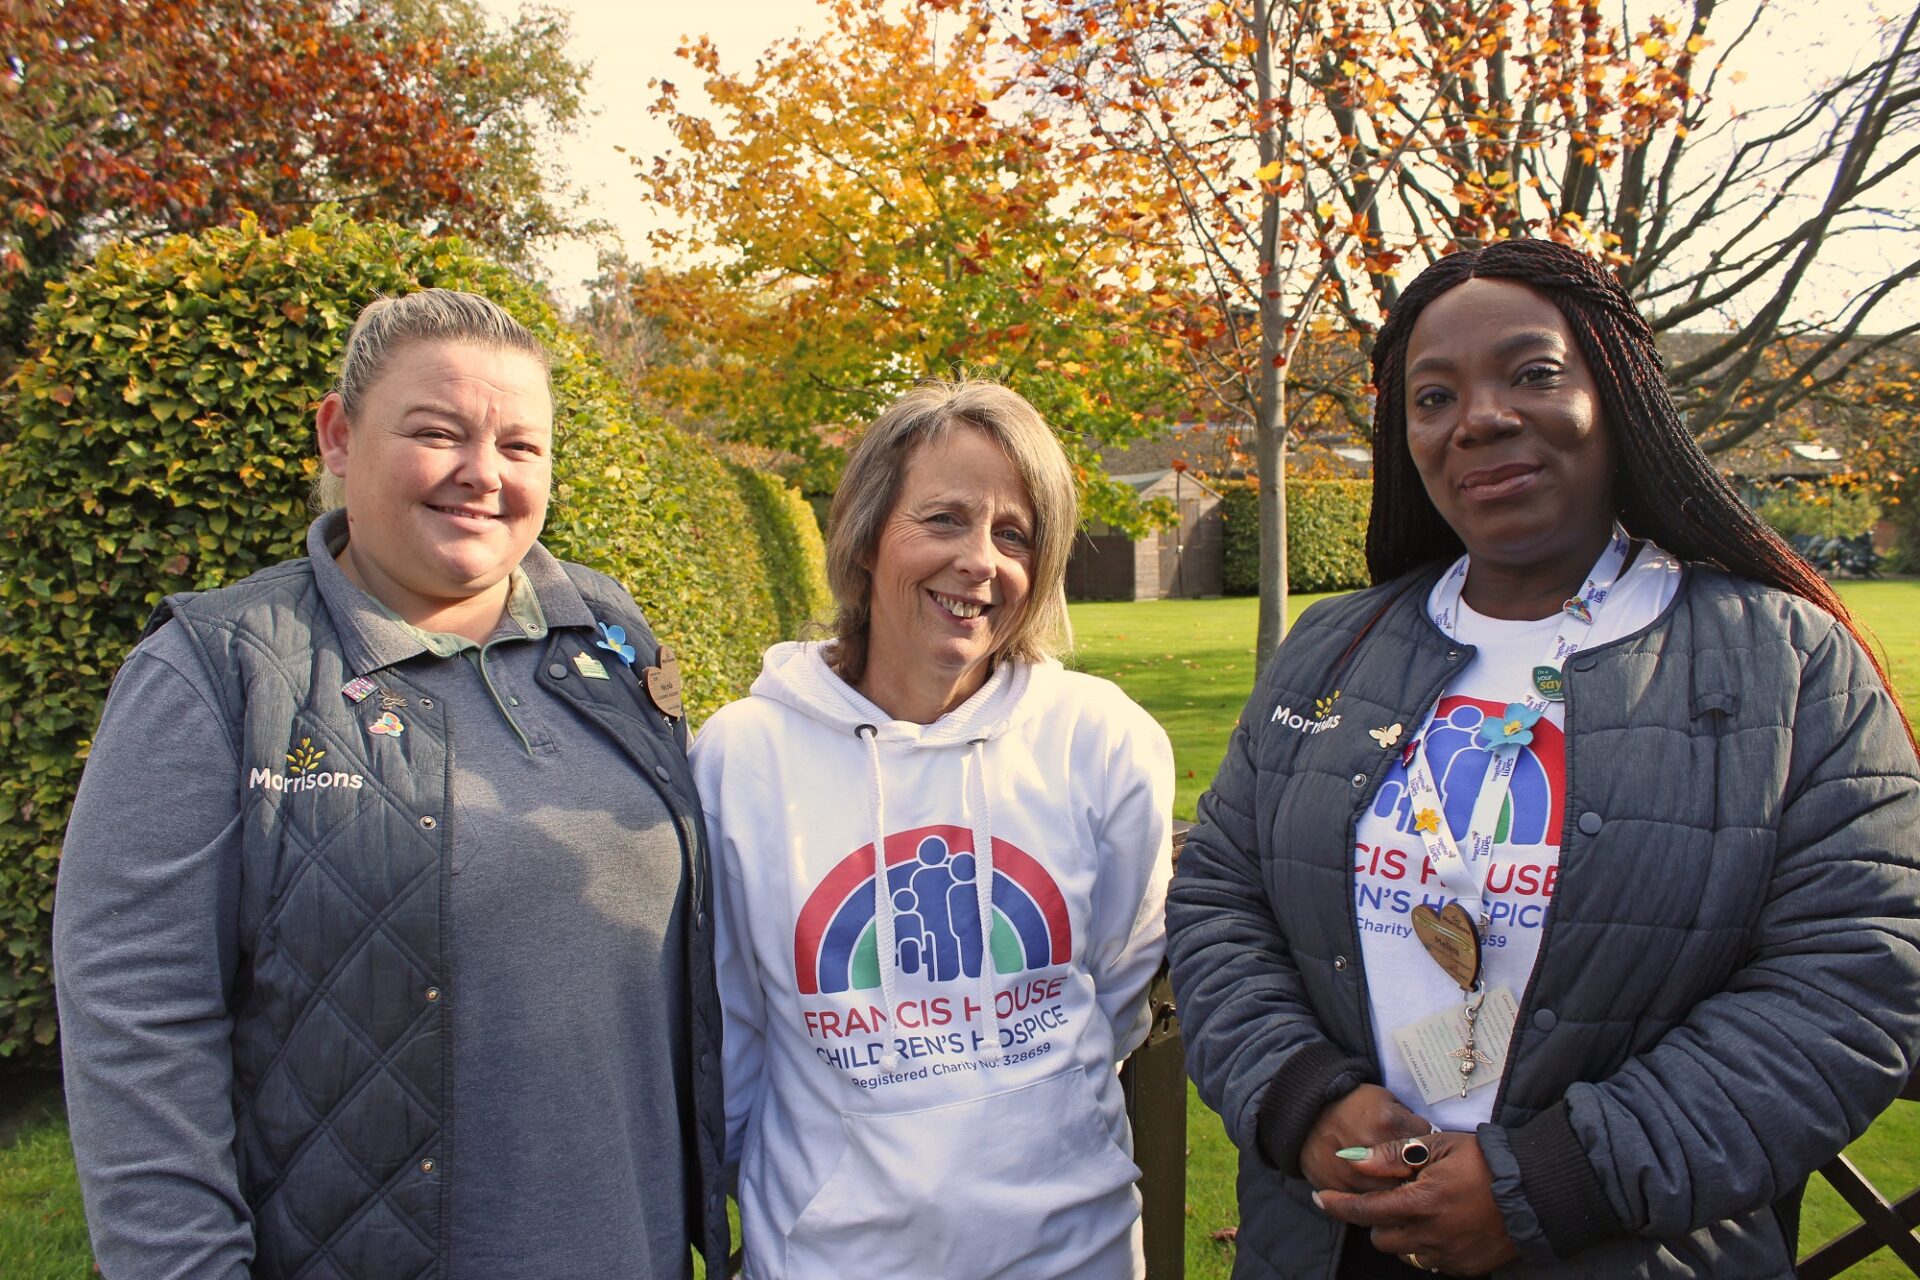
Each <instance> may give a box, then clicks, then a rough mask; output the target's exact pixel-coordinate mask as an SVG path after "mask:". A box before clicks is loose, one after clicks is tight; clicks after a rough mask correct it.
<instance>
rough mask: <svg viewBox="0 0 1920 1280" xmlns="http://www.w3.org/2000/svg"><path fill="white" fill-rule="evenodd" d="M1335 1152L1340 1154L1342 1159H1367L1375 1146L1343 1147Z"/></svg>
mask: <svg viewBox="0 0 1920 1280" xmlns="http://www.w3.org/2000/svg"><path fill="white" fill-rule="evenodd" d="M1333 1154H1335V1155H1337V1156H1339V1157H1340V1158H1341V1159H1342V1160H1365V1159H1366V1158H1367V1157H1368V1156H1370V1155H1372V1154H1373V1148H1372V1147H1342V1148H1340V1149H1339V1150H1338V1151H1336V1152H1334V1153H1333Z"/></svg>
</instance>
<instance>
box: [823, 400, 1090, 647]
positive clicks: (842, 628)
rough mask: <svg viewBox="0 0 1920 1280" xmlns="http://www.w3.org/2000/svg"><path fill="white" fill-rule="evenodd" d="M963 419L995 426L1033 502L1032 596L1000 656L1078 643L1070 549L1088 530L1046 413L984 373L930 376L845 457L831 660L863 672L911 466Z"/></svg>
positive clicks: (831, 581)
mask: <svg viewBox="0 0 1920 1280" xmlns="http://www.w3.org/2000/svg"><path fill="white" fill-rule="evenodd" d="M956 426H971V427H976V428H978V429H979V430H981V431H984V432H986V433H987V435H988V436H989V437H991V438H992V439H993V441H994V443H995V444H998V445H999V446H1000V449H1001V451H1002V452H1003V453H1005V454H1006V455H1007V461H1009V462H1011V463H1012V464H1013V469H1014V472H1015V473H1016V474H1017V475H1019V477H1020V481H1021V483H1022V484H1023V485H1025V486H1026V490H1027V500H1028V501H1029V502H1031V503H1032V504H1033V575H1032V582H1031V584H1030V587H1029V590H1028V593H1027V601H1026V604H1025V606H1024V607H1023V608H1022V609H1021V611H1020V614H1019V616H1018V617H1017V618H1015V620H1014V624H1013V628H1012V630H1011V631H1010V632H1008V634H1007V637H1006V639H1005V640H1004V641H1003V642H1002V643H1001V646H1000V648H999V650H998V651H997V652H995V653H994V655H993V657H994V660H995V661H998V660H999V659H1000V658H1002V657H1007V658H1012V659H1014V660H1016V661H1022V662H1038V661H1041V660H1043V659H1045V658H1049V657H1052V656H1054V655H1056V654H1058V653H1060V652H1061V651H1063V650H1065V649H1066V648H1067V647H1069V646H1070V645H1071V644H1072V643H1073V629H1072V626H1071V624H1070V623H1069V622H1068V620H1067V592H1066V581H1067V557H1068V555H1069V554H1070V553H1071V552H1072V550H1073V539H1074V536H1075V534H1076V533H1077V532H1078V531H1079V528H1080V505H1079V499H1078V497H1077V496H1076V494H1075V492H1074V487H1073V465H1072V464H1071V463H1070V462H1068V461H1067V455H1066V451H1065V450H1063V449H1061V447H1060V441H1059V440H1058V439H1056V438H1055V437H1054V434H1053V429H1052V428H1051V427H1049V426H1048V425H1047V422H1046V419H1044V418H1042V417H1041V416H1040V411H1039V410H1037V409H1035V408H1034V407H1033V406H1032V405H1031V404H1029V403H1028V402H1027V400H1026V398H1025V397H1024V396H1021V395H1020V394H1019V393H1017V392H1014V391H1011V390H1009V389H1008V388H1006V387H1003V386H1001V385H1000V384H999V383H997V382H988V381H985V380H984V379H978V378H961V379H955V380H948V379H944V378H935V379H929V380H928V381H925V382H922V383H920V384H919V385H918V386H916V387H914V388H913V390H911V391H909V392H907V393H906V394H905V395H903V396H901V397H900V398H899V399H897V400H895V401H894V402H893V403H892V404H890V405H888V406H887V407H886V409H885V410H883V411H882V412H881V414H880V416H879V417H878V418H875V419H874V421H873V425H872V426H870V427H868V428H867V430H866V432H865V433H864V434H863V435H862V436H861V437H860V440H859V443H857V444H855V445H854V447H853V452H852V453H851V454H850V455H849V456H848V458H847V465H846V468H845V470H843V471H842V472H841V475H840V487H839V488H838V489H836V490H835V491H834V495H833V507H832V509H831V510H830V511H829V513H828V516H827V584H828V585H829V586H830V587H832V589H833V597H834V600H835V602H836V603H837V604H838V605H839V612H838V615H837V616H836V617H835V619H834V621H833V626H832V632H833V637H834V649H833V663H834V667H835V669H836V670H837V671H838V672H839V674H840V676H841V678H842V679H845V680H847V681H849V682H852V681H857V680H859V679H861V678H862V677H863V675H864V674H865V671H866V664H867V640H868V634H869V631H870V628H871V624H872V604H873V573H872V570H871V569H870V567H869V566H871V565H872V563H873V556H874V553H875V551H876V550H877V549H878V547H879V545H880V535H881V533H882V531H883V530H884V529H885V528H886V524H887V520H888V518H889V517H890V516H892V515H893V508H894V504H895V503H896V502H898V501H899V498H900V489H901V486H902V484H903V483H904V482H905V479H906V474H907V465H908V463H909V462H911V461H912V460H913V456H914V454H916V453H918V452H919V451H920V450H921V449H922V448H924V447H925V446H927V445H930V444H934V443H937V442H938V441H940V440H943V439H945V438H946V436H947V435H948V433H950V432H951V431H952V430H953V429H954V428H955V427H956Z"/></svg>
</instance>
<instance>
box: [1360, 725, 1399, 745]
mask: <svg viewBox="0 0 1920 1280" xmlns="http://www.w3.org/2000/svg"><path fill="white" fill-rule="evenodd" d="M1402 727H1403V726H1401V725H1398V724H1389V725H1382V726H1381V727H1380V728H1378V729H1369V730H1367V736H1368V737H1369V738H1372V739H1373V740H1374V741H1375V742H1377V743H1379V744H1380V749H1381V750H1383V751H1384V750H1387V749H1388V748H1390V747H1392V746H1393V744H1394V743H1396V742H1398V741H1400V730H1401V728H1402Z"/></svg>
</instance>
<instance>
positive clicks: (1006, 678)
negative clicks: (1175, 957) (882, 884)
mask: <svg viewBox="0 0 1920 1280" xmlns="http://www.w3.org/2000/svg"><path fill="white" fill-rule="evenodd" d="M692 758H693V768H694V775H695V778H696V780H697V781H698V783H699V787H700V796H701V801H702V804H703V805H704V807H705V809H706V816H707V829H708V833H709V835H710V836H711V838H712V843H713V849H714V854H715V860H716V864H717V866H718V867H719V874H717V875H715V877H714V900H715V906H716V909H717V910H718V912H719V917H718V927H717V931H716V936H717V941H716V948H717V953H718V954H717V968H718V973H719V982H720V998H721V1003H722V1007H723V1009H724V1011H725V1015H726V1023H725V1044H726V1092H727V1126H728V1135H727V1136H728V1158H729V1160H730V1161H737V1162H738V1165H739V1171H740V1181H739V1199H740V1218H741V1228H742V1232H743V1235H744V1237H745V1245H746V1272H747V1275H748V1276H750V1277H752V1278H753V1280H786V1278H787V1277H794V1278H795V1280H812V1278H814V1277H819V1278H820V1280H850V1278H863V1277H879V1276H927V1277H939V1278H940V1280H972V1278H975V1277H978V1278H979V1280H987V1278H988V1277H1004V1278H1006V1280H1017V1278H1019V1277H1031V1278H1034V1280H1038V1278H1042V1277H1047V1278H1051V1277H1061V1276H1075V1277H1089V1278H1091V1280H1108V1278H1113V1280H1119V1278H1124V1277H1137V1276H1140V1275H1142V1274H1144V1267H1143V1265H1142V1262H1141V1257H1140V1247H1139V1213H1140V1209H1139V1197H1138V1194H1137V1193H1136V1192H1135V1190H1134V1187H1133V1183H1134V1180H1135V1179H1136V1178H1137V1177H1138V1176H1139V1170H1138V1169H1137V1168H1136V1167H1135V1166H1134V1164H1133V1159H1132V1150H1133V1141H1132V1135H1131V1134H1130V1132H1129V1131H1128V1128H1127V1121H1126V1114H1125V1105H1124V1102H1123V1099H1122V1097H1121V1093H1120V1085H1119V1081H1118V1079H1117V1077H1116V1074H1115V1072H1116V1069H1117V1065H1118V1064H1119V1063H1120V1062H1121V1061H1122V1060H1123V1059H1124V1058H1125V1057H1126V1055H1127V1054H1128V1053H1129V1052H1131V1051H1132V1050H1133V1048H1134V1047H1135V1046H1136V1045H1138V1044H1139V1043H1140V1041H1141V1039H1142V1038H1143V1037H1144V1036H1145V1034H1146V1029H1147V1010H1146V1000H1145V995H1146V988H1147V983H1148V982H1149V980H1150V979H1151V978H1152V976H1153V972H1154V970H1155V968H1157V967H1158V965H1159V963H1160V959H1161V954H1162V951H1163V949H1164V927H1163V922H1162V908H1163V906H1164V903H1165V898H1166V887H1167V879H1168V874H1169V871H1170V849H1169V833H1170V827H1171V817H1172V813H1171V810H1172V804H1173V753H1172V748H1171V747H1170V746H1169V744H1168V742H1167V736H1166V734H1165V733H1164V732H1163V731H1162V730H1161V728H1160V726H1159V725H1157V724H1155V723H1154V721H1153V719H1152V718H1151V717H1149V716H1148V715H1147V713H1146V712H1144V711H1142V710H1141V709H1140V708H1139V707H1138V706H1136V705H1135V704H1134V703H1133V702H1131V701H1129V700H1128V698H1127V697H1126V695H1125V694H1123V693H1121V692H1120V690H1119V689H1118V688H1117V687H1115V686H1114V685H1112V684H1110V683H1108V682H1107V681H1105V680H1100V679H1096V678H1095V677H1092V676H1087V675H1081V674H1077V673H1074V672H1069V671H1066V670H1065V669H1063V668H1062V667H1061V666H1060V665H1059V664H1058V663H1056V662H1047V663H1043V664H1039V665H1029V664H1024V663H1003V664H1002V665H1001V666H1000V667H999V669H998V670H996V671H995V672H994V674H993V676H992V677H991V678H990V679H989V680H988V681H987V683H986V684H985V685H983V686H982V687H981V689H980V691H979V692H978V693H976V694H975V695H974V696H973V697H972V698H970V699H968V700H967V701H966V702H965V703H964V704H963V705H961V706H960V707H958V708H956V709H955V710H953V711H952V712H950V713H949V714H947V715H945V716H942V717H941V718H940V719H939V720H937V721H935V722H934V723H932V724H930V725H919V724H912V723H909V722H905V721H898V720H889V719H888V718H887V716H886V714H885V713H884V712H882V711H881V710H880V709H879V708H878V707H876V706H874V705H873V704H872V703H871V702H869V701H867V700H866V699H865V698H864V697H862V696H861V695H860V694H859V693H858V692H856V691H855V690H854V689H852V688H851V687H850V686H848V685H847V684H846V683H845V682H844V681H842V680H841V679H840V678H839V677H838V676H836V675H835V674H834V673H833V671H832V670H831V669H830V668H829V667H828V666H827V664H826V662H825V661H824V660H823V659H822V657H821V646H820V645H817V644H781V645H776V646H774V647H773V648H772V649H771V650H769V651H768V653H767V657H766V662H765V665H764V667H763V669H762V671H761V673H760V678H759V679H758V680H756V681H755V682H754V685H753V693H752V696H750V697H748V698H745V699H743V700H741V701H739V702H736V703H734V704H733V705H731V706H729V707H727V708H725V709H724V710H722V711H721V712H720V713H719V714H718V715H716V716H714V718H713V719H712V720H711V721H709V722H708V724H707V725H706V727H705V728H704V729H702V730H701V732H700V736H699V738H698V740H697V741H696V742H695V743H694V747H693V752H692ZM876 830H884V831H885V832H886V839H885V842H884V848H885V850H886V860H887V865H888V870H887V881H888V885H889V888H890V894H889V895H888V896H887V897H886V898H885V899H884V902H883V904H882V905H884V907H885V908H886V909H884V910H876V894H875V892H874V889H875V880H874V843H875V842H874V832H875V831H876ZM981 849H987V850H989V851H990V853H989V856H988V857H985V858H981V857H977V856H976V854H977V851H979V850H981ZM987 883H990V884H991V885H992V909H991V912H990V914H988V915H986V916H984V917H983V914H982V910H981V907H982V905H983V904H982V899H983V898H984V897H985V894H984V893H983V892H982V889H983V887H984V885H985V884H987ZM983 920H990V921H991V925H990V930H991V931H990V934H989V930H988V928H987V927H985V926H984V925H983ZM983 954H984V955H990V956H991V957H992V963H991V964H987V965H982V964H981V957H982V956H983Z"/></svg>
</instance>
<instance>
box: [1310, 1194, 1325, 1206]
mask: <svg viewBox="0 0 1920 1280" xmlns="http://www.w3.org/2000/svg"><path fill="white" fill-rule="evenodd" d="M1313 1207H1314V1208H1316V1209H1324V1208H1326V1207H1327V1206H1326V1205H1325V1204H1323V1203H1322V1202H1321V1200H1320V1193H1319V1192H1318V1191H1316V1192H1314V1193H1313Z"/></svg>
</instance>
